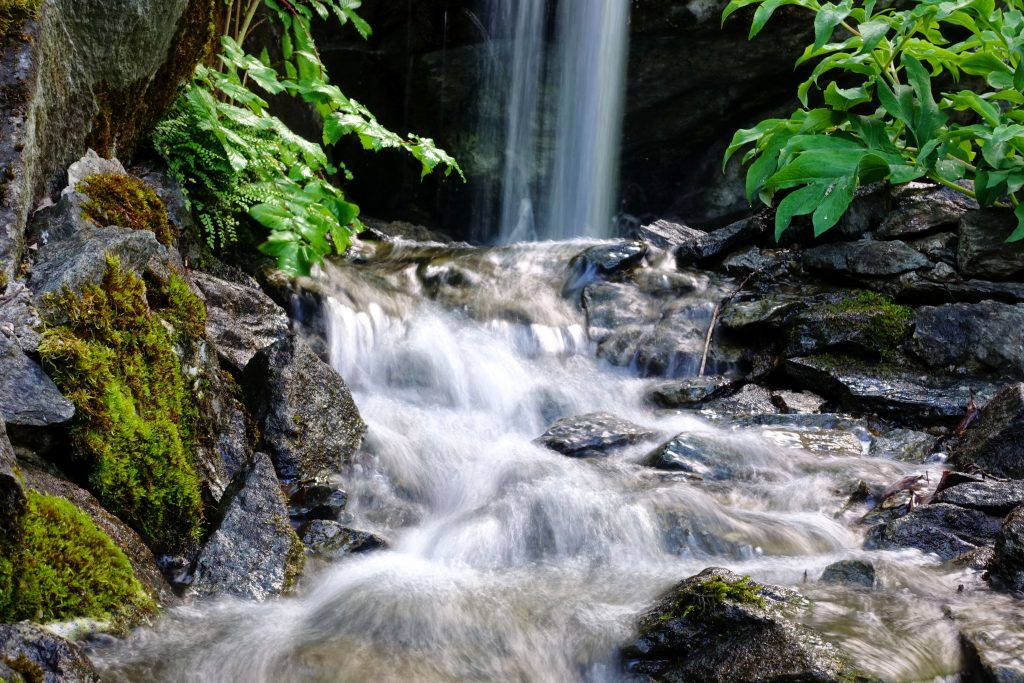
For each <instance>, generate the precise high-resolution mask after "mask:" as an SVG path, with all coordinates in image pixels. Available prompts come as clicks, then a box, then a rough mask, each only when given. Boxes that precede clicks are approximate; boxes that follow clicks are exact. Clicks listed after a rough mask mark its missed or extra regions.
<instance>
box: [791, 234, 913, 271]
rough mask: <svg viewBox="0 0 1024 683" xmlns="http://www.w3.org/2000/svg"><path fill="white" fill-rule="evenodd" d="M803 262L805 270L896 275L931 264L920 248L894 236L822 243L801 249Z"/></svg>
mask: <svg viewBox="0 0 1024 683" xmlns="http://www.w3.org/2000/svg"><path fill="white" fill-rule="evenodd" d="M803 263H804V267H805V268H807V269H809V270H814V271H821V272H825V273H839V274H842V275H852V276H867V277H877V276H888V275H899V274H900V273H906V272H908V271H911V270H917V269H919V268H927V267H928V266H930V265H931V261H929V260H928V259H927V258H926V257H925V256H924V255H923V254H921V252H919V251H917V250H916V249H913V248H911V247H909V246H907V245H906V244H905V243H904V242H900V241H898V240H894V241H891V242H879V241H874V240H858V241H856V242H840V243H838V244H823V245H821V246H818V247H813V248H811V249H807V250H806V251H804V252H803Z"/></svg>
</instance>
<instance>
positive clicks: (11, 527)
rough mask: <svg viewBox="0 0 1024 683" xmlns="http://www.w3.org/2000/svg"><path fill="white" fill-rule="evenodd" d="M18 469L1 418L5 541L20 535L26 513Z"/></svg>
mask: <svg viewBox="0 0 1024 683" xmlns="http://www.w3.org/2000/svg"><path fill="white" fill-rule="evenodd" d="M16 467H17V464H16V462H15V459H14V449H13V448H12V447H11V442H10V441H8V439H7V428H6V427H5V426H4V420H3V417H2V416H0V538H4V539H12V538H16V537H17V536H18V535H19V534H20V531H21V525H20V522H21V515H22V513H23V512H24V511H25V489H24V487H23V486H22V484H21V478H20V477H19V476H18V472H17V471H16V470H15V468H16Z"/></svg>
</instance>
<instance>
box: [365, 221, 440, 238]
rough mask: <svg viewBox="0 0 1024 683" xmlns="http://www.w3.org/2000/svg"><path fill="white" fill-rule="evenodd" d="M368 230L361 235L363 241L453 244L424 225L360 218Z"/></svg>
mask: <svg viewBox="0 0 1024 683" xmlns="http://www.w3.org/2000/svg"><path fill="white" fill-rule="evenodd" d="M360 218H361V219H362V221H363V223H364V224H365V225H366V230H365V231H364V232H361V233H359V239H361V240H378V241H384V242H394V241H395V240H407V241H410V242H440V243H448V242H451V239H449V238H448V237H447V236H445V235H443V234H441V233H439V232H436V231H434V230H431V229H430V228H427V227H425V226H422V225H416V224H415V223H409V222H408V221H384V220H380V219H377V218H370V217H360Z"/></svg>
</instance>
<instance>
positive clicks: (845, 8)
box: [812, 0, 853, 50]
mask: <svg viewBox="0 0 1024 683" xmlns="http://www.w3.org/2000/svg"><path fill="white" fill-rule="evenodd" d="M852 4H853V3H852V2H851V0H845V1H844V2H842V3H840V4H839V5H838V6H837V5H834V4H832V3H831V2H827V3H825V4H824V5H822V6H821V9H819V10H818V11H817V12H816V13H815V15H814V45H812V49H814V50H817V49H818V48H820V47H821V46H822V45H824V44H825V43H827V42H828V41H830V40H832V33H833V32H835V30H836V26H839V24H840V23H842V22H843V20H844V19H846V17H848V16H850V10H851V9H852Z"/></svg>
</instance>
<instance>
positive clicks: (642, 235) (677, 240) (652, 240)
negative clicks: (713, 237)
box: [631, 220, 707, 249]
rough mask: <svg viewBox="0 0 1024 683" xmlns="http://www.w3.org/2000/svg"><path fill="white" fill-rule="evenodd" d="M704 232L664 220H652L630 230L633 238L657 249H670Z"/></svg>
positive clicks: (702, 234) (700, 235)
mask: <svg viewBox="0 0 1024 683" xmlns="http://www.w3.org/2000/svg"><path fill="white" fill-rule="evenodd" d="M705 234H707V233H705V232H704V231H703V230H694V229H693V228H690V227H687V226H685V225H681V224H679V223H672V222H670V221H666V220H657V221H654V222H653V223H650V224H648V225H643V226H640V227H638V228H635V229H634V230H633V231H632V232H631V236H632V237H633V238H634V239H638V240H642V241H644V242H647V243H648V244H652V245H654V246H656V247H658V248H659V249H671V248H672V247H676V246H678V245H680V244H682V243H684V242H688V241H690V240H694V239H697V238H700V237H703V236H704V235H705Z"/></svg>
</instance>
